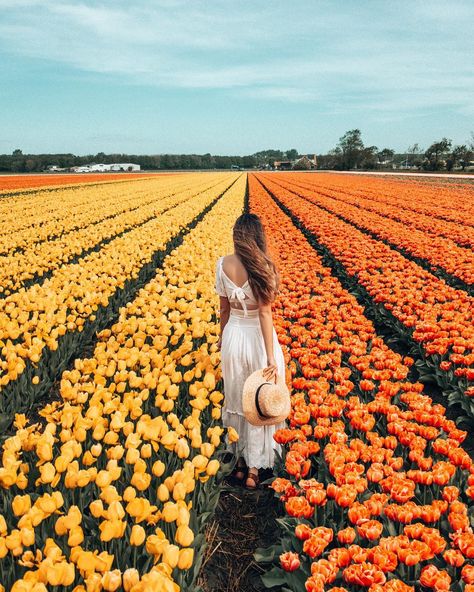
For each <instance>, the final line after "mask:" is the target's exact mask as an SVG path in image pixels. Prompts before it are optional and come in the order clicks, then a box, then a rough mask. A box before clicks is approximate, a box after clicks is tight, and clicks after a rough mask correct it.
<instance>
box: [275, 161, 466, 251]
mask: <svg viewBox="0 0 474 592" xmlns="http://www.w3.org/2000/svg"><path fill="white" fill-rule="evenodd" d="M281 177H282V178H281V179H278V177H277V179H278V180H279V181H280V180H283V179H287V180H288V177H283V176H281ZM339 177H340V176H337V177H336V183H335V184H334V186H333V185H332V184H331V185H329V186H327V182H326V181H325V180H324V179H325V177H324V176H323V178H321V175H318V176H317V177H316V178H314V177H312V176H311V177H310V176H308V175H303V174H298V173H294V174H292V175H291V182H292V184H293V185H295V186H298V187H304V188H306V189H308V188H311V189H314V190H315V191H317V192H318V193H320V194H321V195H325V196H328V197H332V198H334V199H337V200H339V201H341V202H343V203H348V204H351V205H354V206H357V207H359V208H360V209H361V211H362V212H363V211H365V210H369V211H370V212H375V213H377V214H381V215H382V216H386V217H387V218H391V219H393V220H396V221H398V222H401V223H403V224H404V225H406V226H408V227H410V228H416V229H419V230H422V231H423V232H425V233H427V234H428V235H430V236H443V237H445V238H449V239H451V240H452V241H454V242H455V243H456V244H458V245H461V246H464V247H470V248H473V247H474V226H472V225H470V220H469V218H467V217H466V219H465V223H463V224H461V223H458V222H450V221H449V220H443V219H441V218H436V217H435V216H433V215H432V214H430V215H428V214H423V213H421V212H416V211H414V210H412V209H410V206H412V205H414V206H416V204H418V203H420V202H422V203H423V198H424V197H425V196H424V194H423V192H422V190H421V189H420V187H419V185H418V184H416V185H415V188H412V189H411V191H410V192H409V197H410V200H411V201H409V202H407V201H406V198H405V200H404V201H402V202H400V201H398V200H396V199H395V200H394V199H391V198H390V197H388V196H386V194H385V192H383V193H380V192H377V193H375V194H372V193H370V192H367V191H366V189H365V184H364V183H363V182H361V179H360V177H350V181H351V183H352V189H351V188H350V186H349V187H348V186H347V184H344V185H343V187H342V188H340V187H339V186H338V184H337V182H338V181H339ZM364 179H365V177H364ZM399 191H401V192H403V191H404V186H403V185H402V186H401V187H399ZM440 191H443V190H442V189H441V188H439V187H438V186H436V185H435V186H434V187H433V189H432V194H433V196H436V197H437V196H438V195H439V194H440ZM473 197H474V196H471V199H472V198H473ZM425 199H426V197H425ZM450 203H451V206H456V207H458V208H459V209H460V210H461V211H462V209H463V204H458V203H456V202H455V201H451V202H450ZM427 205H428V204H427ZM437 205H438V207H439V204H437ZM448 211H449V210H448Z"/></svg>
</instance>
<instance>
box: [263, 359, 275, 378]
mask: <svg viewBox="0 0 474 592" xmlns="http://www.w3.org/2000/svg"><path fill="white" fill-rule="evenodd" d="M263 377H264V378H265V380H266V381H267V382H271V381H272V380H274V381H275V384H276V381H277V378H278V368H277V365H276V362H275V359H274V358H270V359H268V360H267V367H266V368H264V369H263Z"/></svg>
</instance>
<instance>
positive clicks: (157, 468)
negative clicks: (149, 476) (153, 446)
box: [151, 460, 166, 477]
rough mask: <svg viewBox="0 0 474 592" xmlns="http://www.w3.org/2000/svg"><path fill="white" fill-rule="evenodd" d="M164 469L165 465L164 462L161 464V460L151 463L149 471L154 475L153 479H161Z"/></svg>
mask: <svg viewBox="0 0 474 592" xmlns="http://www.w3.org/2000/svg"><path fill="white" fill-rule="evenodd" d="M165 469H166V465H165V463H164V462H162V461H161V460H157V461H156V462H154V463H153V467H152V469H151V471H152V473H153V475H155V477H161V475H163V473H164V472H165Z"/></svg>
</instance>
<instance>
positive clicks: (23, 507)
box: [0, 495, 31, 532]
mask: <svg viewBox="0 0 474 592" xmlns="http://www.w3.org/2000/svg"><path fill="white" fill-rule="evenodd" d="M11 507H12V510H13V513H14V514H15V516H23V514H26V513H27V512H28V511H29V510H30V508H31V498H30V496H29V495H16V496H15V497H14V498H13V500H12V504H11ZM0 532H1V529H0Z"/></svg>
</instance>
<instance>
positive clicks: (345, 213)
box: [267, 177, 474, 293]
mask: <svg viewBox="0 0 474 592" xmlns="http://www.w3.org/2000/svg"><path fill="white" fill-rule="evenodd" d="M267 178H268V177H267ZM271 178H272V179H273V178H274V177H271ZM277 182H278V184H279V185H281V186H282V187H283V188H285V189H286V190H288V191H291V192H294V193H296V194H297V195H299V196H301V197H304V198H306V199H308V200H310V201H311V202H312V203H315V204H316V205H318V206H320V207H322V208H324V209H326V210H328V211H330V212H332V213H334V214H336V215H338V216H340V217H342V219H343V220H345V221H347V222H350V223H351V224H354V225H355V226H356V227H357V228H359V229H362V230H363V231H366V232H368V233H370V234H371V235H373V236H374V237H375V238H380V239H382V240H384V241H386V242H387V243H388V244H389V245H391V246H394V247H395V248H397V249H401V250H402V251H403V253H404V254H406V255H407V256H408V257H411V258H414V259H415V261H417V262H420V263H422V264H423V263H425V262H426V263H427V264H428V265H429V266H430V268H431V269H434V270H435V271H439V273H440V275H441V276H444V277H446V278H447V279H448V280H451V278H454V281H455V280H459V281H458V282H457V283H459V284H461V285H462V286H463V287H464V286H465V287H466V289H467V290H468V291H469V290H471V291H472V292H473V293H474V252H473V251H472V250H471V249H466V248H464V247H461V246H459V245H458V244H457V243H456V242H454V241H453V240H451V239H449V238H445V237H441V236H431V235H430V234H427V233H426V232H424V231H423V230H419V229H417V228H414V227H412V226H407V225H406V224H404V223H402V222H398V221H396V220H394V219H393V218H388V217H386V216H385V213H384V212H383V206H382V207H381V208H380V209H381V210H382V211H381V212H380V213H376V212H372V211H370V210H367V209H364V207H363V206H362V204H360V203H357V204H354V205H353V204H350V203H347V202H346V201H344V200H342V201H341V200H340V199H335V198H334V197H333V196H332V195H331V194H330V193H329V194H328V192H324V191H322V190H320V189H319V188H318V186H317V184H315V183H313V184H312V186H308V187H303V186H301V185H298V186H295V184H294V183H295V181H294V179H293V178H290V179H289V178H288V177H280V178H278V181H277ZM416 216H417V214H416V213H412V214H411V216H410V217H411V218H412V219H415V218H416ZM464 228H466V226H464ZM467 228H469V227H467ZM462 230H463V228H459V231H460V233H462ZM472 230H473V232H474V228H472Z"/></svg>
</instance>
